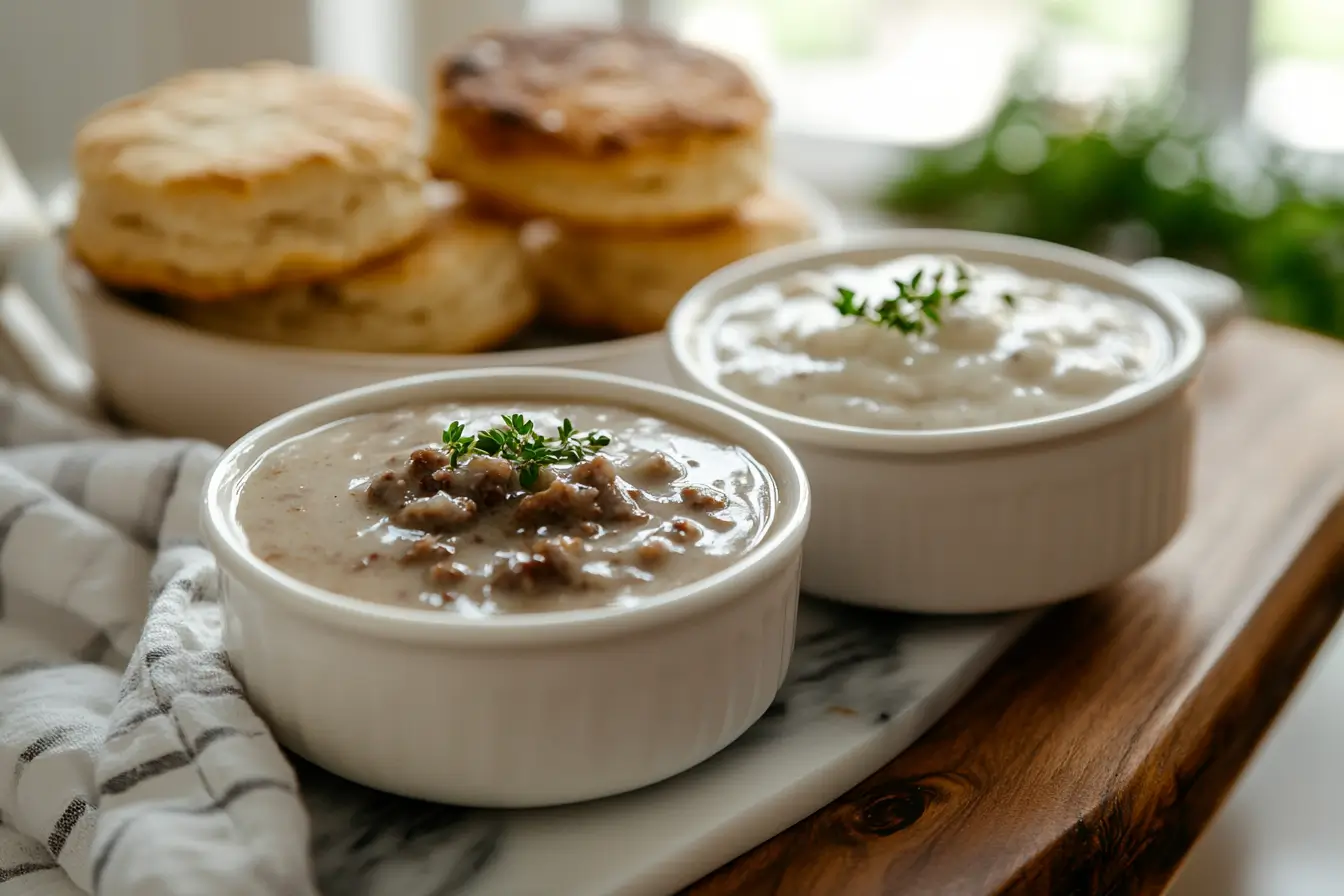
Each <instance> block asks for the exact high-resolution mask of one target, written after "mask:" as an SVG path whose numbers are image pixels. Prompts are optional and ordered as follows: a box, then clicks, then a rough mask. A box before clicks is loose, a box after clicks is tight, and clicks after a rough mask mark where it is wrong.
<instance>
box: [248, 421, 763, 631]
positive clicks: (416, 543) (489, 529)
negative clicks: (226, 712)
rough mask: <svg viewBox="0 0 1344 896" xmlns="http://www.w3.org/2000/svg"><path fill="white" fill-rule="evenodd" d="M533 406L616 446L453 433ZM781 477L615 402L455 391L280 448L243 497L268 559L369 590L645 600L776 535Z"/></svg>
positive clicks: (553, 605) (431, 599)
mask: <svg viewBox="0 0 1344 896" xmlns="http://www.w3.org/2000/svg"><path fill="white" fill-rule="evenodd" d="M505 413H508V414H522V415H524V416H525V417H527V418H528V419H530V420H531V421H532V422H533V423H534V424H535V426H536V429H537V431H538V432H542V433H545V434H547V435H554V434H555V432H556V428H557V427H558V426H559V424H560V423H561V421H562V420H563V419H565V418H568V419H570V420H571V421H573V424H574V426H575V428H576V429H578V430H579V431H580V432H586V431H587V430H590V429H597V430H602V431H604V432H605V433H606V434H608V435H610V436H611V439H612V440H611V444H610V445H609V446H608V447H606V448H604V449H602V450H601V452H600V453H599V454H597V455H595V456H590V457H586V458H585V459H584V460H582V461H581V462H579V463H576V464H563V465H556V466H552V467H547V468H545V469H544V470H543V472H542V475H541V478H540V479H539V480H538V482H537V483H536V484H534V485H533V486H532V487H531V488H527V489H525V488H523V487H522V486H521V485H520V483H519V478H518V475H517V470H516V467H515V466H514V465H512V464H510V463H509V462H507V461H504V460H501V459H499V458H494V457H485V456H480V455H475V456H472V457H469V458H466V459H464V460H462V461H460V462H459V465H458V466H457V467H456V468H453V467H452V466H451V464H449V463H448V457H447V455H446V454H444V453H443V452H442V451H441V450H440V449H441V448H442V442H441V433H442V431H443V430H444V429H445V428H446V427H447V426H448V424H449V423H451V422H453V421H461V422H462V423H464V424H465V425H466V431H467V433H475V432H478V431H481V430H485V429H489V428H492V427H498V426H499V425H500V422H501V419H500V418H501V415H502V414H505ZM773 488H774V487H773V484H772V482H771V481H770V479H769V477H768V476H767V474H766V473H765V471H764V470H763V469H762V468H761V467H760V465H759V464H757V463H756V461H755V460H753V459H752V457H751V456H750V455H748V454H747V453H746V452H745V451H744V450H742V449H741V448H737V447H734V446H731V445H728V444H725V443H724V442H722V441H720V440H718V439H715V438H714V437H712V436H708V435H705V434H703V433H697V432H693V431H691V430H689V429H686V428H683V427H681V426H677V425H674V424H671V423H668V422H666V421H663V420H659V419H657V418H654V417H650V416H644V415H641V414H639V413H637V412H633V411H627V410H620V409H617V408H610V407H597V406H576V407H568V408H560V409H555V408H548V409H542V408H539V407H536V406H528V405H518V406H501V405H489V406H486V405H445V406H436V407H427V408H413V409H406V410H398V411H391V412H386V413H378V414H367V415H362V416H358V417H352V418H349V419H347V420H342V421H340V422H337V423H333V424H331V425H329V426H326V427H323V428H321V429H318V430H315V431H313V432H310V433H307V434H305V435H302V436H299V437H297V438H294V439H291V440H290V441H288V442H285V443H283V444H281V445H278V446H276V447H275V448H273V449H271V450H270V451H268V452H267V453H266V454H264V455H263V456H262V457H261V458H260V459H259V460H258V461H257V463H256V465H255V466H254V467H253V468H252V469H251V470H250V471H249V472H248V474H247V477H246V478H245V480H244V482H243V485H242V488H241V490H240V494H239V496H238V500H237V505H236V511H235V512H236V515H237V520H238V524H239V526H240V527H241V528H242V530H243V533H244V535H245V536H246V538H247V542H248V546H249V547H250V549H251V550H252V551H253V553H255V554H256V555H257V556H258V557H260V558H261V559H262V560H264V561H266V562H267V563H269V564H271V565H272V566H275V567H276V568H277V569H280V570H282V571H284V572H286V573H288V574H290V575H292V576H294V577H295V578H298V579H301V580H303V581H305V582H309V583H311V584H313V585H317V586H319V587H322V588H325V589H327V590H329V591H335V592H338V593H341V594H346V595H350V596H352V597H357V598H362V599H365V600H370V601H377V602H381V603H389V604H396V605H401V606H408V607H423V608H425V609H438V610H440V611H442V610H456V611H458V612H460V613H463V614H470V615H489V614H496V613H504V612H526V611H537V610H558V609H567V608H578V607H591V606H600V605H605V604H632V603H638V602H639V601H640V600H641V599H642V598H647V597H649V596H652V595H655V594H658V593H661V592H664V591H667V590H668V589H670V588H674V587H676V586H678V585H683V584H686V583H689V582H693V581H695V580H697V579H701V578H704V577H705V576H708V575H710V574H712V573H714V572H716V571H717V570H720V569H722V568H724V567H726V566H728V565H729V564H730V563H731V562H733V560H735V559H736V558H737V557H738V556H740V555H741V554H742V553H743V552H744V551H746V550H747V549H749V548H750V547H751V546H752V545H754V544H755V543H756V542H757V541H759V540H760V537H761V535H762V533H763V532H764V530H765V528H766V526H767V524H768V522H769V518H770V508H771V505H772V499H773V496H774V492H773Z"/></svg>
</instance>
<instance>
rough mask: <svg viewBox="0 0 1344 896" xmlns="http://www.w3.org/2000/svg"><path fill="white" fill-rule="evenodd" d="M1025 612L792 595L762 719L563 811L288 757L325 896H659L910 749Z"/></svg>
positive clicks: (1018, 628)
mask: <svg viewBox="0 0 1344 896" xmlns="http://www.w3.org/2000/svg"><path fill="white" fill-rule="evenodd" d="M1033 616H1034V614H1031V613H1018V614H1011V615H1003V616H990V617H973V618H934V617H913V616H906V615H901V614H893V613H883V612H879V611H873V610H865V609H858V608H852V607H843V606H840V605H836V604H829V603H826V602H823V601H817V600H810V599H805V600H804V602H803V606H802V607H801V608H800V611H799V617H798V632H797V640H796V644H795V649H794V656H793V662H792V663H791V665H790V667H789V673H788V678H787V680H786V681H785V684H784V687H783V688H782V689H781V691H780V694H779V696H778V698H777V699H776V700H775V702H774V704H773V705H771V707H770V708H769V710H767V711H766V713H765V715H764V716H763V717H762V718H761V719H760V721H758V722H757V723H756V724H755V725H754V726H752V727H751V729H749V730H748V731H747V732H746V733H745V734H744V735H743V736H742V737H741V738H740V739H738V740H737V741H736V742H735V743H733V744H732V745H731V746H729V747H728V748H727V749H725V750H724V751H723V752H721V753H719V754H718V755H717V756H714V757H712V758H711V759H709V760H708V761H707V762H705V763H703V764H701V765H700V766H698V767H696V768H694V769H691V770H690V771H688V772H686V773H684V774H682V775H679V776H677V777H676V778H673V779H672V780H669V781H665V782H663V783H661V784H657V785H655V786H653V787H649V788H646V789H644V790H640V791H637V792H635V793H630V794H625V795H622V796H618V797H612V798H609V799H604V800H597V801H594V802H590V803H584V804H579V805H575V806H561V807H556V808H550V809H539V810H515V811H485V810H470V809H462V808H459V807H455V806H441V805H434V804H431V803H424V802H419V801H416V800H409V799H404V798H400V797H394V796H389V795H386V794H382V793H378V792H376V791H373V790H369V789H368V788H365V787H361V786H359V785H356V784H352V783H349V782H347V781H344V780H342V779H339V778H337V777H335V776H334V775H331V774H329V773H327V772H325V771H323V770H321V769H319V768H317V767H315V766H313V765H311V764H308V763H305V762H303V761H302V760H298V759H295V763H296V765H297V767H298V769H299V776H300V782H301V785H302V787H303V792H304V797H305V799H306V800H307V803H308V806H309V809H310V811H311V813H312V819H313V822H312V823H313V840H312V849H313V864H314V868H315V870H316V874H317V877H318V882H319V885H320V887H321V890H322V892H323V893H324V894H326V896H356V894H359V896H365V894H369V896H449V894H454V896H481V894H495V893H498V894H507V896H532V894H536V896H570V894H573V896H599V894H606V893H621V894H660V893H667V892H671V891H673V890H675V889H678V888H680V887H682V886H685V885H686V884H688V883H690V882H692V881H694V880H695V879H697V878H699V877H700V876H702V875H703V874H705V873H706V872H708V871H710V870H712V869H714V868H716V867H718V866H719V865H721V864H723V863H724V862H726V861H728V860H729V859H731V858H732V857H733V856H735V855H737V854H739V853H741V852H743V851H744V850H746V849H749V848H751V847H752V846H753V845H755V844H756V843H759V842H761V841H763V840H765V839H768V838H769V837H770V836H772V835H773V834H775V833H777V832H778V831H780V830H782V829H783V828H785V827H787V826H789V825H790V824H792V823H794V822H795V821H797V820H798V819H800V818H802V817H805V816H806V815H808V814H810V813H811V812H813V811H815V810H816V809H817V808H819V807H820V806H822V805H824V804H825V803H827V802H829V801H830V800H832V799H834V798H835V797H837V796H839V795H840V794H841V793H843V792H844V791H846V790H847V789H849V788H850V787H852V786H853V785H854V784H856V783H858V782H859V781H860V780H862V779H863V778H864V777H866V776H867V775H869V774H871V773H872V772H873V771H875V770H876V769H877V768H879V767H881V765H883V764H884V763H885V762H887V761H888V760H890V759H891V758H892V757H893V756H895V755H896V754H897V753H899V752H900V751H901V750H902V749H904V748H905V747H906V746H908V745H909V744H910V743H911V742H913V741H914V740H915V739H916V738H917V737H918V736H919V735H920V734H921V733H922V732H923V731H924V730H925V729H926V728H927V727H928V726H929V725H930V724H931V723H932V722H933V721H934V720H935V719H936V718H937V717H938V716H939V715H940V714H942V713H943V712H944V711H946V709H947V708H948V707H950V706H951V704H952V703H953V702H954V701H955V700H956V699H957V698H958V697H959V696H960V695H961V694H962V693H963V692H964V691H965V690H966V688H967V687H969V685H970V684H971V683H972V682H973V681H974V680H975V679H976V678H977V677H978V676H979V675H980V673H981V672H983V671H984V670H985V669H986V668H987V667H988V666H989V664H990V662H991V661H992V660H993V659H994V658H995V657H997V656H998V655H999V654H1000V653H1001V652H1002V651H1003V650H1004V649H1005V648H1006V647H1007V646H1008V645H1009V644H1011V643H1012V641H1013V640H1014V639H1015V638H1016V637H1017V636H1018V634H1020V633H1021V632H1022V631H1023V630H1024V629H1025V627H1026V626H1027V625H1028V624H1029V623H1030V620H1031V619H1032V618H1033Z"/></svg>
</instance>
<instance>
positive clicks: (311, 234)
mask: <svg viewBox="0 0 1344 896" xmlns="http://www.w3.org/2000/svg"><path fill="white" fill-rule="evenodd" d="M75 168H76V171H77V173H78V175H79V178H80V181H81V184H80V197H79V207H78V211H77V214H76V217H75V221H74V223H73V225H72V226H71V229H70V232H69V239H70V247H71V249H72V250H73V252H74V253H75V255H76V256H77V257H78V258H79V259H80V260H81V261H83V263H84V264H85V266H86V267H88V268H89V270H90V271H91V272H92V273H93V274H94V275H95V276H97V277H98V278H99V279H101V280H103V281H105V282H107V283H108V284H110V285H113V286H118V287H123V288H129V289H147V290H157V291H161V292H165V293H169V294H173V295H177V296H181V297H185V298H190V299H197V300H202V301H204V300H214V299H225V298H232V297H234V296H235V295H237V294H239V293H244V292H252V291H260V290H264V289H268V288H270V287H273V286H275V285H277V284H280V283H290V282H302V281H306V280H312V279H315V278H321V277H329V276H331V275H333V274H338V273H340V272H342V271H346V270H350V269H352V268H354V267H357V266H358V265H360V264H362V263H364V262H366V261H368V260H370V259H372V258H375V257H377V256H380V255H384V254H387V253H389V252H391V251H394V250H396V249H397V248H398V247H400V246H401V245H403V244H405V243H407V242H409V241H410V240H412V239H414V238H415V236H416V235H417V234H418V233H419V232H420V231H421V230H422V229H423V227H424V224H425V221H426V219H427V216H428V208H427V206H426V203H425V199H424V196H423V186H424V183H425V180H426V173H425V169H424V162H423V159H422V158H420V157H419V146H418V144H417V141H416V137H415V114H414V111H413V109H412V107H411V106H410V105H409V104H408V103H407V102H406V101H404V100H402V99H400V98H399V97H397V96H395V95H392V94H388V93H385V92H383V91H381V90H377V89H375V88H372V87H368V86H365V85H363V84H361V83H358V82H356V81H352V80H349V79H346V78H342V77H338V76H336V75H331V74H328V73H325V72H319V71H317V70H315V69H309V68H303V67H300V66H295V65H289V64H286V63H256V64H252V65H248V66H245V67H242V68H236V69H212V70H203V71H196V72H190V73H188V74H185V75H181V76H179V77H176V78H173V79H170V80H168V81H165V82H163V83H161V84H159V85H158V86H156V87H152V88H150V89H148V90H146V91H144V92H142V93H138V94H135V95H133V96H129V97H126V98H124V99H122V100H119V101H117V102H114V103H112V104H110V105H108V106H106V107H104V108H103V109H101V110H100V111H98V112H96V113H95V114H94V115H93V116H92V117H91V118H90V119H89V120H88V121H86V122H85V123H84V125H83V127H81V128H80V131H79V133H78V135H77V136H76V138H75Z"/></svg>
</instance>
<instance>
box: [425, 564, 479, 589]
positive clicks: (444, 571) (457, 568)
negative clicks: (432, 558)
mask: <svg viewBox="0 0 1344 896" xmlns="http://www.w3.org/2000/svg"><path fill="white" fill-rule="evenodd" d="M469 575H471V569H470V568H469V567H466V566H463V565H462V564H461V563H453V562H452V561H450V560H443V561H440V562H438V563H435V564H434V565H433V566H431V567H430V568H429V580H430V581H431V582H433V583H434V584H435V585H451V584H453V583H454V582H460V581H462V580H463V579H465V578H466V577H467V576H469Z"/></svg>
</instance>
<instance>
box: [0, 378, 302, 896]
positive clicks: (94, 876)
mask: <svg viewBox="0 0 1344 896" xmlns="http://www.w3.org/2000/svg"><path fill="white" fill-rule="evenodd" d="M217 455H218V449H216V448H214V447H213V446H210V445H206V444H203V443H198V442H188V441H180V440H178V441H174V440H151V439H138V438H129V437H122V436H119V435H118V434H116V433H114V432H112V431H110V430H108V429H106V428H105V427H102V426H100V425H97V424H93V423H89V422H87V421H84V420H79V419H76V418H73V417H70V416H68V415H66V414H65V413H64V412H62V411H60V410H58V409H56V408H54V407H52V406H50V405H49V404H47V403H45V402H44V401H43V400H42V399H41V398H39V397H38V396H35V395H33V394H31V393H28V392H25V391H22V390H19V389H15V388H13V387H12V386H10V385H8V384H5V383H0V896H39V894H40V896H76V894H80V893H96V894H106V896H118V894H127V896H130V894H134V896H159V894H165V896H166V894H173V896H190V894H201V896H213V894H228V896H231V894H258V896H262V894H283V896H308V894H315V893H316V890H315V888H314V886H313V884H312V877H311V869H310V862H309V858H308V831H309V825H308V817H307V813H306V811H305V809H304V806H303V804H302V802H301V801H300V799H299V796H298V792H297V784H296V780H295V775H294V771H293V769H292V768H291V767H290V765H289V763H288V762H287V761H286V759H285V757H284V754H283V753H282V752H281V750H280V748H279V746H278V745H277V744H276V743H275V741H274V740H273V739H272V738H271V736H270V733H269V732H268V731H267V730H266V727H265V725H264V724H263V723H262V721H261V720H260V719H259V718H258V717H257V715H256V714H255V713H254V712H253V711H252V709H251V707H249V706H248V704H247V702H246V701H245V700H244V699H243V696H242V690H241V688H240V687H239V683H238V680H237V678H236V677H235V676H234V674H233V672H232V670H231V669H230V667H229V663H228V660H227V658H226V657H225V655H224V653H223V651H222V649H221V646H220V616H219V607H218V605H217V603H216V594H215V589H216V579H215V568H214V559H213V558H212V557H211V556H210V554H209V552H207V551H206V550H205V549H204V548H202V547H201V546H200V544H199V541H198V538H199V527H198V502H199V498H200V494H201V489H202V487H203V485H204V480H205V477H206V476H207V474H208V472H209V470H210V466H211V464H212V463H213V461H214V459H215V457H216V456H217Z"/></svg>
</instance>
